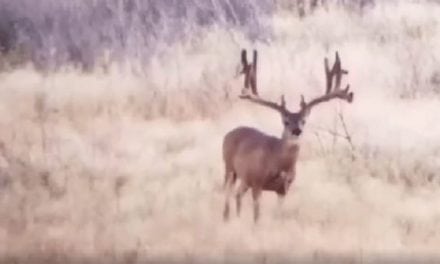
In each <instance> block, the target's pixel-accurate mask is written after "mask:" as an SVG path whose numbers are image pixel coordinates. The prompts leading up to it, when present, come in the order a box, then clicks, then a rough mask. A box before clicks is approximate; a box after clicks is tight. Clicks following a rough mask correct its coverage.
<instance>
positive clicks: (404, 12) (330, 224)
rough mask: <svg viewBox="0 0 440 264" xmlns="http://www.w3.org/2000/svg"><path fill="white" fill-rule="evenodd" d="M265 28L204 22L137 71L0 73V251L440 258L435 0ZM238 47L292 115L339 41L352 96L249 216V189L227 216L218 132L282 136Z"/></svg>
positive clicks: (230, 259)
mask: <svg viewBox="0 0 440 264" xmlns="http://www.w3.org/2000/svg"><path fill="white" fill-rule="evenodd" d="M265 23H266V24H267V25H270V27H271V29H272V31H271V32H272V33H271V34H272V36H271V38H270V39H267V40H260V41H256V42H252V41H250V40H249V38H248V37H246V36H245V35H244V34H243V33H242V32H240V31H236V30H225V29H224V28H222V27H216V26H215V25H214V26H212V27H209V28H207V29H205V31H203V32H202V33H200V35H199V37H197V38H194V39H191V38H188V39H185V40H182V41H178V42H176V43H173V44H170V46H168V47H167V48H166V49H164V50H163V51H162V52H160V53H157V54H153V55H152V56H151V58H150V60H149V63H147V64H145V65H144V64H138V63H130V62H127V63H126V64H119V63H118V64H109V65H107V66H106V67H105V70H104V69H101V68H98V69H95V70H93V71H89V72H86V73H84V72H81V71H78V70H75V69H74V68H72V67H63V68H60V69H58V70H57V71H55V72H52V73H41V72H39V71H38V70H36V69H35V67H34V66H30V65H29V66H26V65H24V66H20V67H19V68H15V69H13V70H9V71H4V72H2V73H0V245H1V246H0V262H2V263H3V262H4V263H84V262H87V261H89V262H90V263H97V262H102V263H145V262H155V263H158V262H160V263H162V262H165V263H167V262H171V261H176V262H181V263H206V261H208V262H215V263H284V262H285V261H287V260H290V261H293V260H297V261H299V262H300V263H381V262H383V263H385V262H386V263H397V262H399V263H402V262H404V261H407V263H415V262H417V263H419V262H421V261H426V262H425V263H435V261H439V260H440V254H439V253H438V247H439V246H438V245H439V244H440V206H439V204H440V174H439V173H440V137H439V135H440V125H439V122H438V120H439V118H438V116H439V114H438V113H439V110H440V5H439V4H436V3H433V2H423V1H419V2H409V1H408V2H406V1H405V2H404V1H400V2H397V1H390V2H383V3H380V4H379V3H377V4H376V5H375V6H374V7H373V8H371V9H368V10H367V11H365V13H363V14H362V15H361V14H358V13H356V12H351V11H347V10H346V9H344V8H341V7H338V6H331V7H330V8H328V9H327V10H326V9H317V10H315V11H314V12H313V14H311V15H308V16H306V17H304V18H301V19H300V18H298V17H297V16H293V15H291V13H290V11H288V10H285V11H283V10H277V13H276V14H275V15H273V16H271V17H269V18H267V21H265ZM164 45H165V44H164ZM241 48H249V49H253V48H256V49H258V50H259V55H260V57H259V59H260V60H259V63H260V64H259V72H258V73H259V79H258V80H259V89H260V91H261V94H262V96H264V97H265V98H270V99H272V100H278V99H279V96H280V94H281V93H284V94H285V95H286V99H287V104H288V106H289V108H290V109H291V110H295V109H298V107H299V96H300V94H304V95H305V96H306V98H312V97H313V96H317V95H320V94H321V93H322V92H323V90H324V84H325V80H324V70H323V69H324V68H323V58H324V57H326V56H327V57H329V58H331V59H333V54H334V52H335V51H336V50H338V51H339V53H340V55H341V57H342V62H343V65H345V67H346V68H347V69H348V70H349V74H348V76H347V77H346V78H345V79H344V81H343V82H344V83H350V84H351V87H352V90H353V91H354V92H355V101H354V103H353V104H344V103H339V102H338V103H337V102H333V103H331V104H327V105H323V106H320V107H319V108H317V109H316V110H315V111H314V112H313V113H312V115H311V117H310V121H309V123H308V124H307V127H306V132H305V136H304V138H303V142H302V152H301V156H300V162H299V164H298V176H297V179H296V181H295V183H294V185H293V188H292V189H291V191H290V193H289V194H288V195H287V197H286V201H285V203H284V204H283V206H282V207H281V208H279V207H278V205H277V199H276V196H275V194H273V193H264V194H263V199H262V219H261V222H260V223H259V224H258V225H254V224H253V221H252V212H251V208H252V206H251V198H250V195H249V194H248V195H247V196H246V197H245V199H244V202H243V214H242V216H241V218H236V217H235V214H233V217H232V219H231V221H230V222H228V223H224V222H223V221H222V209H223V201H224V200H223V199H224V193H223V190H222V184H223V179H224V176H223V163H222V157H221V143H222V139H223V135H225V134H226V133H227V132H228V131H229V130H230V129H232V128H234V127H236V126H240V125H248V126H254V127H256V128H259V129H261V130H262V131H265V132H267V133H269V134H272V135H280V133H281V122H280V118H279V116H278V115H277V114H276V113H274V112H271V111H268V110H266V109H264V108H261V107H258V106H255V105H252V104H250V103H248V102H245V101H241V100H239V99H238V98H237V95H238V94H239V92H240V90H241V88H242V80H241V79H240V78H235V74H236V70H237V67H238V66H239V59H240V58H239V54H240V50H241ZM140 72H141V73H140ZM340 117H343V122H342V121H341V118H340ZM344 125H345V126H346V131H345V130H344ZM347 134H348V135H350V136H351V140H352V142H351V143H350V142H348V141H347V140H346V138H344V137H345V136H346V135H347ZM233 209H234V208H233ZM233 212H235V210H233Z"/></svg>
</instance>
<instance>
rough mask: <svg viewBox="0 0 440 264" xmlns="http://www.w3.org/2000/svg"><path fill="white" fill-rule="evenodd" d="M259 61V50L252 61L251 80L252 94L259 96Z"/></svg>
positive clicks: (255, 51) (255, 52)
mask: <svg viewBox="0 0 440 264" xmlns="http://www.w3.org/2000/svg"><path fill="white" fill-rule="evenodd" d="M257 60H258V52H257V50H254V56H253V61H252V73H253V74H252V78H251V88H252V93H253V94H254V95H257V96H258V89H257Z"/></svg>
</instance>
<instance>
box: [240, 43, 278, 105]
mask: <svg viewBox="0 0 440 264" xmlns="http://www.w3.org/2000/svg"><path fill="white" fill-rule="evenodd" d="M241 60H242V64H243V68H244V70H243V71H244V73H245V91H246V90H247V91H248V88H249V85H250V88H251V93H242V94H241V95H240V96H239V98H240V99H244V100H248V101H250V102H253V103H256V104H259V105H263V106H266V107H269V108H271V109H273V110H276V111H278V112H282V113H284V112H285V111H286V101H285V99H284V95H283V96H282V97H281V103H280V104H277V103H274V102H270V101H267V100H264V99H262V98H260V96H259V95H258V89H257V64H258V51H257V50H254V51H253V59H252V64H248V63H247V58H246V50H244V49H243V50H242V52H241Z"/></svg>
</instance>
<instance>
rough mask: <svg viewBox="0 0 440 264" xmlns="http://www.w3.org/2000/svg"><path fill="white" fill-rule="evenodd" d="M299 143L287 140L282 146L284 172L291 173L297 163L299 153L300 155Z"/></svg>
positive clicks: (284, 140)
mask: <svg viewBox="0 0 440 264" xmlns="http://www.w3.org/2000/svg"><path fill="white" fill-rule="evenodd" d="M299 149H300V146H299V141H298V140H295V141H292V140H286V139H283V141H282V144H281V153H280V154H281V162H282V165H281V166H282V167H283V170H285V171H290V170H291V169H292V168H293V167H294V166H295V163H296V160H297V159H298V153H299Z"/></svg>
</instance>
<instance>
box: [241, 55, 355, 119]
mask: <svg viewBox="0 0 440 264" xmlns="http://www.w3.org/2000/svg"><path fill="white" fill-rule="evenodd" d="M335 56H336V59H335V62H334V64H333V67H332V68H331V69H330V67H329V64H328V59H327V58H325V59H324V66H325V77H326V90H325V94H324V95H322V96H320V97H317V98H315V99H313V100H311V101H310V102H308V103H307V102H306V101H305V100H304V96H301V111H300V112H303V113H308V112H310V110H311V109H312V108H313V107H314V106H316V105H318V104H320V103H323V102H328V101H330V100H332V99H336V98H339V99H342V100H345V101H347V102H349V103H351V102H352V101H353V97H354V94H353V92H351V91H350V85H347V86H346V87H345V89H343V90H341V80H342V75H344V74H348V71H347V70H344V69H342V66H341V59H340V58H339V54H338V52H336V55H335ZM257 59H258V53H257V51H256V50H254V57H253V62H252V64H249V63H248V61H247V56H246V50H244V49H243V50H242V51H241V63H242V65H243V69H242V71H241V72H240V73H243V74H244V75H245V79H244V89H243V90H242V95H240V96H239V97H240V98H241V99H246V100H249V101H251V102H254V103H257V104H260V105H263V106H267V107H269V108H272V109H274V110H277V111H279V112H285V111H286V102H285V100H284V95H282V96H281V103H280V104H277V103H274V102H270V101H267V100H264V99H262V98H260V97H259V95H258V90H257ZM249 90H251V91H249Z"/></svg>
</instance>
